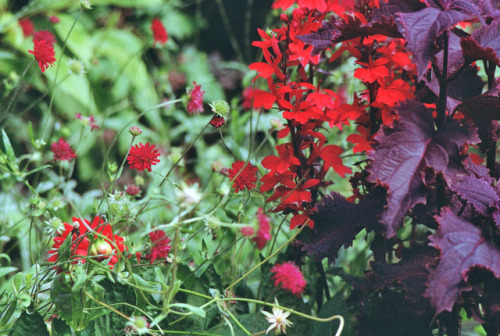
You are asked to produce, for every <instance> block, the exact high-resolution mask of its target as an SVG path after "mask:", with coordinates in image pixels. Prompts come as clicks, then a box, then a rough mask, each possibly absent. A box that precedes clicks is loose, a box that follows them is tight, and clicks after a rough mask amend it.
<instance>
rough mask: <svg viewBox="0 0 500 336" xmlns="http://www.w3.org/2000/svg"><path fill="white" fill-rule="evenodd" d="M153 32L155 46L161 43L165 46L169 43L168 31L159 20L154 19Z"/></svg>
mask: <svg viewBox="0 0 500 336" xmlns="http://www.w3.org/2000/svg"><path fill="white" fill-rule="evenodd" d="M151 31H152V32H153V39H154V44H156V43H160V44H162V45H163V44H165V43H167V41H168V34H167V30H166V29H165V26H163V23H162V22H161V21H160V20H159V19H157V18H154V19H153V21H152V22H151Z"/></svg>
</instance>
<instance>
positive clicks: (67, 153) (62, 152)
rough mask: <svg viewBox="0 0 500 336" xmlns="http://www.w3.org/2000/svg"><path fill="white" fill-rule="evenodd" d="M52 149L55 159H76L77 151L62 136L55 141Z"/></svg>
mask: <svg viewBox="0 0 500 336" xmlns="http://www.w3.org/2000/svg"><path fill="white" fill-rule="evenodd" d="M50 149H51V150H52V153H53V154H54V161H70V160H71V159H76V155H75V151H74V150H73V148H71V146H70V145H69V143H67V142H66V141H64V139H63V138H62V137H61V138H60V139H59V141H57V142H53V143H52V145H51V146H50Z"/></svg>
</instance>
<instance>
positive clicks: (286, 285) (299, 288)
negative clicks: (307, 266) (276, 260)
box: [271, 261, 306, 296]
mask: <svg viewBox="0 0 500 336" xmlns="http://www.w3.org/2000/svg"><path fill="white" fill-rule="evenodd" d="M271 272H272V273H274V274H273V276H272V277H271V278H272V279H274V286H275V287H276V286H278V285H279V284H281V287H282V288H283V289H284V290H287V291H289V292H291V293H292V294H297V296H298V295H299V294H300V293H302V292H304V288H305V286H306V280H304V276H303V275H302V272H300V270H299V268H298V267H297V266H295V264H294V263H293V262H291V261H289V262H284V263H283V264H281V265H280V264H276V265H274V267H273V268H271Z"/></svg>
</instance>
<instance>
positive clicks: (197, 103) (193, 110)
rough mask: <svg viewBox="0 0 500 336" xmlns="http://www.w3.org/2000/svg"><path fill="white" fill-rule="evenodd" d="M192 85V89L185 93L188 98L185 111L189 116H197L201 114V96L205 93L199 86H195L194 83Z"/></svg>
mask: <svg viewBox="0 0 500 336" xmlns="http://www.w3.org/2000/svg"><path fill="white" fill-rule="evenodd" d="M193 85H194V87H193V88H192V89H190V90H188V92H187V96H188V97H189V100H188V104H187V111H188V112H189V113H190V114H198V113H201V112H203V94H204V93H205V91H202V90H201V85H196V82H193Z"/></svg>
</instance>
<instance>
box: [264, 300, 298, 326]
mask: <svg viewBox="0 0 500 336" xmlns="http://www.w3.org/2000/svg"><path fill="white" fill-rule="evenodd" d="M274 300H275V303H276V305H278V300H277V299H274ZM261 313H262V314H264V315H266V320H267V321H268V322H269V323H271V325H270V326H269V328H267V332H266V334H268V333H269V332H270V331H271V330H273V329H275V333H276V335H279V334H281V333H284V334H286V327H289V326H291V325H292V324H293V323H292V322H290V321H288V320H287V317H288V316H289V315H290V312H289V311H287V312H284V311H283V309H281V308H278V307H273V313H272V314H271V313H269V312H266V311H261Z"/></svg>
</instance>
